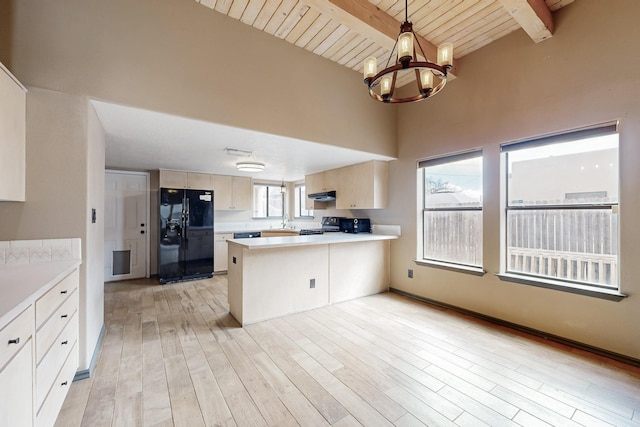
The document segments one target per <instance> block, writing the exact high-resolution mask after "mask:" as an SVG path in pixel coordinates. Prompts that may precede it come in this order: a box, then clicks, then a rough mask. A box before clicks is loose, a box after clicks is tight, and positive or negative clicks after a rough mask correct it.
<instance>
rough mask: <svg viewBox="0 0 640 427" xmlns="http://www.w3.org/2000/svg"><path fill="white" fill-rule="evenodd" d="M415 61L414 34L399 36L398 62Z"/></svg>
mask: <svg viewBox="0 0 640 427" xmlns="http://www.w3.org/2000/svg"><path fill="white" fill-rule="evenodd" d="M412 59H413V33H412V32H405V33H401V34H400V35H399V36H398V62H400V63H403V64H404V63H405V62H410V61H411V60H412Z"/></svg>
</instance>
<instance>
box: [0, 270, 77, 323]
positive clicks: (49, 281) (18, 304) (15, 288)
mask: <svg viewBox="0 0 640 427" xmlns="http://www.w3.org/2000/svg"><path fill="white" fill-rule="evenodd" d="M80 264H81V261H80V260H65V261H55V262H43V263H32V264H16V265H2V266H0V295H2V297H1V298H0V329H2V328H4V327H5V326H6V324H7V323H9V322H10V321H11V320H12V319H13V318H14V317H15V316H17V315H18V314H20V313H21V312H22V311H23V310H24V309H26V308H27V307H28V306H29V305H30V304H33V303H34V302H35V301H36V300H37V299H38V298H40V297H41V296H42V295H44V294H45V293H46V292H47V291H48V290H49V289H50V288H51V287H52V286H53V285H55V284H56V283H58V282H59V281H60V280H62V279H64V278H65V277H66V276H67V275H69V273H71V272H72V271H73V270H75V269H76V268H78V266H80Z"/></svg>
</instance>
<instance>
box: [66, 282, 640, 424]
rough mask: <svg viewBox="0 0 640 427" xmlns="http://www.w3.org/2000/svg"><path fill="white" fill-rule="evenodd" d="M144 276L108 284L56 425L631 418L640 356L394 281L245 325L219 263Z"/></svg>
mask: <svg viewBox="0 0 640 427" xmlns="http://www.w3.org/2000/svg"><path fill="white" fill-rule="evenodd" d="M150 283H152V282H151V281H132V282H121V283H111V284H107V285H106V286H105V316H106V319H105V321H106V334H105V336H104V340H103V343H102V348H101V351H100V355H99V359H98V362H97V365H96V369H95V373H94V375H93V377H92V378H90V379H87V380H82V381H77V382H75V383H73V385H72V386H71V390H70V394H69V396H68V398H67V400H66V401H65V405H64V407H63V410H62V413H61V415H60V417H59V419H58V423H57V424H56V425H57V427H62V426H80V425H82V426H91V427H98V426H117V427H121V426H129V425H131V426H173V425H175V426H188V427H198V426H213V425H221V426H233V425H237V426H264V425H269V426H291V425H303V426H327V425H336V426H354V425H355V426H357V425H363V426H378V425H381V426H382V425H386V426H389V425H396V426H422V425H429V426H440V425H461V426H473V427H477V426H483V425H488V426H503V425H504V426H506V425H525V426H542V425H553V426H574V425H576V426H577V425H586V426H596V425H597V426H600V425H614V426H631V425H635V426H638V425H640V369H638V368H634V367H631V366H626V365H624V364H621V363H617V362H613V361H610V360H608V359H605V358H601V357H596V356H593V355H590V354H586V353H583V352H580V351H576V350H572V349H570V348H568V347H564V346H561V345H557V344H556V345H552V344H550V343H548V342H544V341H541V340H537V339H534V338H532V337H528V336H526V335H524V334H522V333H517V332H514V331H512V330H509V329H505V328H499V327H496V326H492V325H490V324H487V323H484V322H481V321H477V320H474V319H470V318H467V317H465V316H462V315H459V314H455V313H451V312H450V311H447V310H442V309H438V308H434V307H431V306H428V305H425V304H422V303H420V302H416V301H414V300H410V299H407V298H404V297H401V296H398V295H395V294H389V293H387V294H380V295H375V296H371V297H366V298H361V299H357V300H353V301H349V302H346V303H342V304H338V305H334V306H330V307H326V308H321V309H317V310H313V311H309V312H305V313H300V314H296V315H291V316H287V317H284V318H280V319H276V320H272V321H268V322H263V323H259V324H255V325H251V326H248V327H245V328H244V329H243V328H239V327H238V325H237V323H236V322H235V321H234V320H233V319H232V318H231V317H230V316H229V314H228V311H227V298H226V278H225V276H216V277H214V278H213V279H208V280H203V281H193V282H185V283H180V284H172V285H165V286H157V285H150ZM636 326H637V325H636ZM636 326H634V327H636Z"/></svg>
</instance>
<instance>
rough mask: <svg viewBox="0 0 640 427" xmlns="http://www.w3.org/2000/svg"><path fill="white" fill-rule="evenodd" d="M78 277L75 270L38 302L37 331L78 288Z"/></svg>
mask: <svg viewBox="0 0 640 427" xmlns="http://www.w3.org/2000/svg"><path fill="white" fill-rule="evenodd" d="M78 277H79V273H78V270H75V271H74V272H73V273H71V274H69V275H68V276H67V277H65V278H64V279H62V280H61V281H60V283H58V284H57V285H55V286H54V287H53V288H52V289H51V290H49V292H47V293H46V294H44V295H43V296H42V297H41V298H40V299H39V300H38V301H36V329H39V328H40V326H42V323H44V321H45V320H47V319H48V318H49V316H51V314H52V313H53V312H54V311H56V309H57V308H58V307H60V304H62V303H63V302H65V301H66V299H67V298H68V297H69V295H71V293H72V292H73V291H74V290H75V289H76V288H77V287H78Z"/></svg>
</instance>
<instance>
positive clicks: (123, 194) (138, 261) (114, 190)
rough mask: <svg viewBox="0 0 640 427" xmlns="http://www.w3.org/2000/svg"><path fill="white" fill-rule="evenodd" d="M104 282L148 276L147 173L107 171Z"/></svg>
mask: <svg viewBox="0 0 640 427" xmlns="http://www.w3.org/2000/svg"><path fill="white" fill-rule="evenodd" d="M104 212H105V213H104V215H105V219H104V223H105V229H104V246H105V247H104V255H105V260H104V281H105V282H109V281H114V280H123V279H136V278H141V277H148V276H149V272H148V267H147V266H148V262H147V259H148V244H149V239H148V228H149V227H148V218H149V175H148V174H146V173H140V172H122V171H107V172H106V174H105V203H104Z"/></svg>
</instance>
